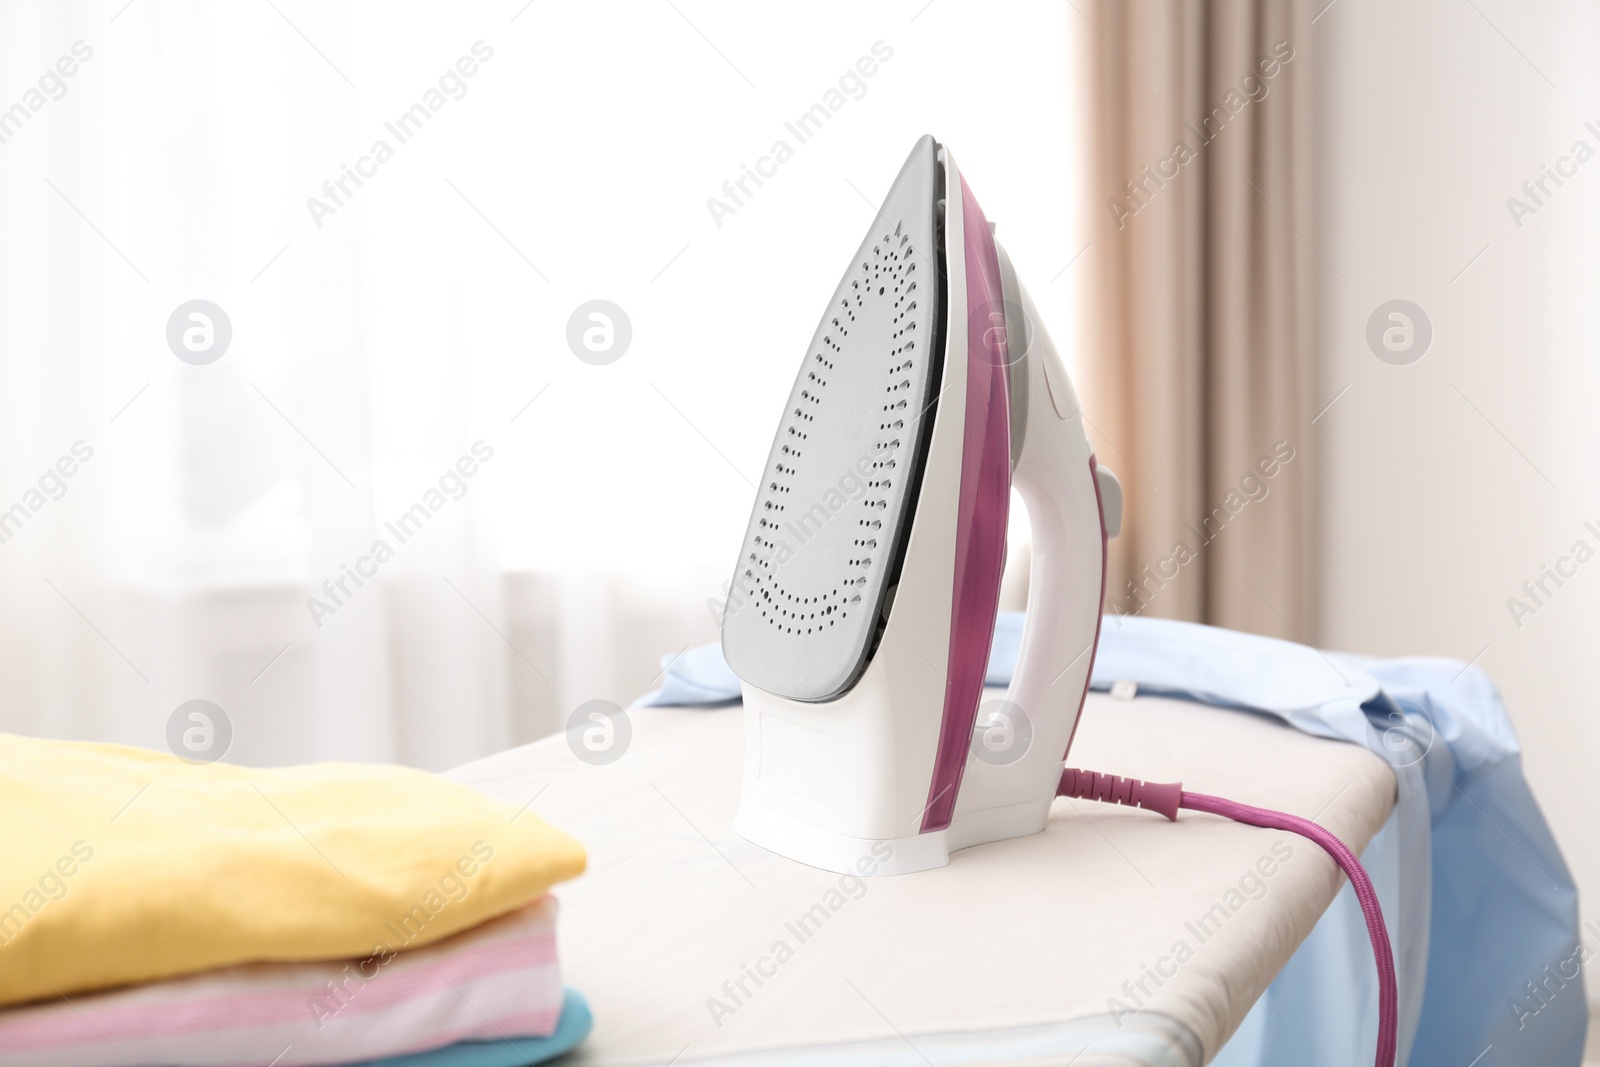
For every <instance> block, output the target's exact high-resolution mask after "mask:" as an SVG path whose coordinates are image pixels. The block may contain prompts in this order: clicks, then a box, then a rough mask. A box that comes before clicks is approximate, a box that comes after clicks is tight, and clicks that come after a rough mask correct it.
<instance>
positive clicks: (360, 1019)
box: [0, 735, 590, 1067]
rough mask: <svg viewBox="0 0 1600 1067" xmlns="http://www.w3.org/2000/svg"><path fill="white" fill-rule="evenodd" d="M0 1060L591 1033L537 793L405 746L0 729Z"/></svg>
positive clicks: (146, 1057) (191, 1054) (513, 1044)
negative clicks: (322, 758) (429, 770)
mask: <svg viewBox="0 0 1600 1067" xmlns="http://www.w3.org/2000/svg"><path fill="white" fill-rule="evenodd" d="M0 811H3V812H5V817H4V822H5V828H4V831H3V836H4V847H3V848H0V1064H5V1065H7V1067H123V1065H131V1067H187V1065H195V1067H199V1065H207V1067H233V1065H238V1067H246V1065H253V1067H264V1065H267V1064H273V1065H275V1067H294V1065H318V1064H379V1063H381V1064H384V1065H392V1067H432V1065H435V1064H441V1065H442V1064H446V1063H448V1064H452V1065H455V1064H464V1065H468V1067H511V1065H517V1064H531V1063H538V1062H541V1061H542V1060H545V1059H549V1058H551V1057H553V1056H556V1055H559V1054H561V1053H562V1052H565V1051H567V1050H568V1049H570V1048H572V1047H573V1046H574V1045H576V1044H577V1043H578V1042H579V1041H581V1040H582V1039H583V1037H584V1036H585V1035H586V1034H587V1033H588V1030H589V1027H590V1019H589V1009H588V1006H587V1004H586V1003H585V1002H584V1000H583V998H582V996H580V995H579V994H577V993H576V992H574V991H571V990H563V988H562V985H561V978H560V971H559V967H558V965H557V958H556V940H555V922H556V903H555V899H554V898H553V897H552V896H550V894H549V890H550V887H551V886H553V885H555V884H557V883H559V882H562V881H565V880H567V879H569V878H573V877H575V876H577V875H578V874H580V873H581V872H582V871H583V867H584V852H583V848H582V846H581V845H579V844H578V843H577V842H576V841H574V840H573V839H572V838H570V837H568V836H566V835H565V834H563V833H561V832H560V831H559V830H556V829H553V828H552V827H550V826H548V825H546V824H545V823H543V822H542V821H540V819H539V818H538V816H537V815H535V814H534V813H533V812H532V811H528V810H520V811H519V810H517V809H513V808H509V807H506V806H504V805H501V804H498V803H496V802H494V801H491V800H489V799H488V798H486V797H484V796H482V795H480V794H478V793H476V792H473V791H472V790H470V789H467V788H465V787H463V786H459V785H456V784H454V783H452V782H447V781H445V780H443V779H440V778H437V777H435V776H433V775H430V774H426V773H424V772H421V771H415V770H409V769H406V768H401V767H385V766H369V765H355V764H332V763H328V764H316V765H313V766H307V767H288V768H274V769H251V768H244V767H235V766H230V765H227V764H220V763H219V764H210V765H204V766H195V765H191V764H188V763H185V762H183V761H181V760H178V759H176V758H174V757H170V756H166V755H162V754H157V753H154V752H149V751H146V750H143V749H134V748H125V747H122V746H117V745H100V744H82V743H74V742H60V741H41V740H35V739H29V738H21V737H14V736H9V735H0Z"/></svg>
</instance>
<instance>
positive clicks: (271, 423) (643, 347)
mask: <svg viewBox="0 0 1600 1067" xmlns="http://www.w3.org/2000/svg"><path fill="white" fill-rule="evenodd" d="M568 7H569V6H567V5H550V4H544V3H540V2H535V3H533V4H532V5H528V6H524V4H523V3H522V2H521V0H515V2H509V3H505V4H492V5H491V4H486V5H477V6H473V7H472V8H471V9H469V10H454V9H452V10H444V9H440V8H438V7H435V6H422V5H415V6H396V5H379V4H375V3H374V4H341V5H317V4H309V3H301V2H286V0H273V2H271V3H268V2H266V0H261V2H248V3H241V4H230V5H226V6H223V5H206V4H200V3H197V2H188V3H186V2H181V0H133V3H131V4H127V5H126V6H124V5H123V3H122V0H111V2H109V3H105V4H98V3H97V4H63V5H45V4H42V3H41V4H37V5H23V4H15V5H7V6H5V7H4V8H0V69H3V70H4V72H5V74H6V77H5V78H4V79H0V109H6V108H9V109H10V110H9V111H6V112H4V113H3V114H5V115H9V116H10V118H9V120H5V119H0V135H3V138H4V139H3V140H0V194H3V195H0V287H3V288H0V292H3V294H4V295H3V298H0V299H3V314H0V513H3V514H6V515H10V516H11V519H10V520H9V522H6V521H0V536H3V538H4V539H3V541H0V603H3V604H4V611H3V612H0V676H3V680H4V684H3V685H0V729H5V730H10V731H17V732H24V733H32V734H40V735H46V736H57V737H72V738H86V739H96V740H108V741H119V742H126V743H134V744H144V745H150V746H153V747H163V746H164V745H165V743H166V742H165V736H166V729H167V723H168V719H169V717H170V716H171V715H172V713H173V711H174V709H175V708H177V707H178V705H180V704H182V703H184V702H185V701H189V700H193V699H204V700H209V701H212V702H214V703H215V704H216V705H218V706H219V707H220V708H222V709H223V711H224V712H225V713H226V715H227V717H228V719H229V721H230V723H231V725H232V731H233V741H232V747H231V750H230V752H229V757H228V758H230V759H233V760H237V761H239V762H245V763H282V762H291V761H303V760H310V759H321V758H345V759H388V760H400V761H404V762H409V763H414V764H418V765H422V766H427V767H445V766H449V765H452V764H455V763H458V762H460V761H462V760H465V759H469V758H472V757H474V756H477V755H480V754H483V753H486V752H489V751H493V750H495V749H497V748H500V747H504V746H506V745H509V744H513V743H517V742H520V741H524V740H528V739H531V738H533V737H536V736H540V735H542V734H545V733H548V732H549V731H551V730H553V729H556V728H558V726H559V724H560V723H561V722H563V721H564V720H565V718H566V716H567V715H568V714H569V713H570V712H571V710H572V709H573V708H575V707H576V706H577V705H578V704H580V703H582V702H584V701H586V700H589V699H593V698H605V699H610V700H614V701H617V702H618V703H624V704H625V703H626V702H627V701H629V700H630V699H632V698H633V697H634V696H636V695H638V693H640V692H642V691H643V690H645V689H646V688H648V687H650V686H651V685H652V683H653V682H654V680H655V675H656V674H657V671H658V670H659V657H660V655H661V654H663V653H666V654H671V653H674V652H676V651H677V650H679V649H681V648H682V647H684V646H685V645H687V644H689V643H691V642H698V641H705V640H711V639H713V637H714V636H715V625H714V622H713V618H712V613H711V611H710V610H709V609H708V606H707V605H708V602H710V601H714V600H715V599H716V598H718V597H719V595H720V589H721V586H722V582H723V579H724V578H725V576H726V574H725V572H727V571H728V570H729V567H730V565H731V554H732V553H733V551H734V550H735V548H736V546H737V540H738V537H739V536H740V534H741V533H742V531H743V526H744V522H745V518H746V514H747V509H748V506H749V501H750V499H751V496H752V495H753V487H752V480H753V479H754V478H756V477H758V476H759V468H760V465H761V463H762V462H763V460H764V457H765V452H766V447H767V443H768V441H769V439H770V437H769V435H770V432H771V427H772V420H773V417H774V414H775V412H776V411H777V410H778V409H779V408H780V407H781V405H782V403H783V396H784V395H785V393H786V391H787V388H788V383H789V379H790V377H791V376H792V373H793V367H794V365H795V360H796V358H797V353H798V352H799V348H798V347H797V346H802V345H803V344H804V343H805V338H806V337H808V336H809V335H810V330H811V328H812V326H813V325H814V319H815V316H816V314H817V311H818V308H819V306H820V305H819V301H822V300H825V299H826V294H827V292H828V291H829V290H830V289H831V287H832V286H833V284H834V283H835V282H836V281H837V275H838V272H839V270H840V269H841V266H842V263H843V259H844V257H845V256H846V255H847V254H848V252H849V250H850V249H851V248H853V247H854V244H855V242H856V241H857V240H858V239H859V236H860V233H861V232H862V231H863V228H864V227H865V226H866V225H868V224H869V223H870V220H871V218H872V214H873V210H874V205H875V203H876V201H877V200H878V198H879V197H880V196H881V195H882V193H883V191H884V189H885V188H886V187H887V184H888V182H889V181H890V179H891V178H892V176H893V174H894V173H895V170H896V168H897V166H898V163H899V161H900V159H901V157H902V156H903V154H904V152H905V151H906V150H907V148H908V147H909V146H910V144H911V143H912V142H913V140H914V139H915V137H916V135H918V134H920V133H922V132H925V131H931V132H934V133H935V134H936V135H938V136H940V137H941V138H942V139H944V140H946V141H947V142H948V143H950V144H951V145H952V147H954V148H955V150H956V151H957V152H958V154H959V155H960V158H961V160H962V162H963V165H964V168H965V170H966V172H967V173H968V175H969V176H970V178H971V180H972V181H973V183H974V187H975V188H976V189H978V190H979V194H980V196H982V197H983V199H984V204H985V207H986V209H988V211H989V214H990V215H991V217H994V218H997V219H999V220H1000V226H1001V235H1002V238H1003V239H1006V240H1007V244H1008V247H1009V248H1010V250H1011V251H1012V254H1013V256H1014V258H1016V259H1017V261H1018V263H1019V267H1020V268H1021V269H1022V270H1024V272H1025V273H1026V275H1027V277H1028V278H1029V280H1030V284H1031V286H1032V288H1033V289H1034V291H1035V294H1036V296H1037V297H1038V298H1039V302H1040V304H1041V306H1042V307H1043V308H1044V309H1045V314H1046V315H1047V316H1049V317H1051V319H1052V326H1054V327H1057V331H1056V332H1057V333H1058V334H1069V333H1070V330H1069V329H1068V324H1069V321H1070V316H1071V311H1072V299H1073V292H1074V290H1073V288H1072V287H1073V284H1074V281H1073V271H1075V270H1076V268H1075V267H1074V268H1068V269H1067V270H1065V271H1064V270H1063V268H1066V267H1067V264H1068V263H1069V262H1071V261H1072V260H1073V257H1074V255H1075V253H1077V252H1078V251H1079V245H1078V244H1077V243H1075V238H1074V232H1075V231H1074V230H1073V215H1074V212H1073V199H1074V194H1073V189H1072V184H1071V183H1072V168H1071V166H1070V158H1071V155H1070V152H1069V148H1070V145H1071V143H1072V134H1071V130H1070V125H1069V119H1070V115H1071V110H1070V108H1069V106H1068V85H1069V79H1068V76H1067V71H1066V64H1067V57H1068V55H1069V52H1070V49H1069V45H1068V41H1067V35H1068V32H1069V27H1068V26H1067V24H1066V22H1065V21H1064V19H1065V16H1063V15H1062V14H1061V12H1060V11H1059V10H1058V9H1057V8H1055V7H1054V6H1053V5H1048V4H1044V3H1037V4H1027V5H1017V6H1016V7H1015V8H1009V7H1008V9H1007V10H1006V11H1004V12H990V11H984V12H983V13H982V16H981V19H980V18H975V12H977V11H978V10H979V9H978V8H975V7H972V6H967V5H962V4H958V3H954V2H950V0H935V3H933V4H931V5H927V6H924V5H923V4H922V3H921V2H920V0H917V2H913V3H906V4H895V5H885V6H882V7H880V8H876V9H873V10H868V11H863V10H861V9H860V8H859V5H851V4H845V3H838V4H833V5H821V6H818V5H807V6H805V7H804V8H801V7H793V8H784V9H774V10H771V11H767V10H762V11H759V12H757V11H752V10H750V9H749V8H748V5H733V4H721V5H719V4H712V3H687V2H685V3H679V4H677V5H676V6H674V5H672V4H668V3H665V2H664V0H660V2H658V0H640V2H638V3H627V4H619V5H608V6H607V7H606V8H605V9H604V10H569V9H568ZM875 46H876V47H875ZM885 52H887V53H888V54H887V57H886V56H885ZM863 57H866V58H870V59H872V62H871V63H870V64H862V60H863ZM64 60H70V62H65V61H64ZM868 66H870V67H871V68H872V73H870V74H864V73H862V71H863V70H865V69H866V67H868ZM69 68H70V70H71V73H70V74H65V73H62V72H63V71H65V70H67V69H69ZM35 90H37V92H35ZM819 103H820V104H822V105H823V106H824V107H825V108H827V109H828V110H829V117H828V118H827V119H826V124H825V125H824V126H822V127H821V128H820V129H819V130H818V131H817V132H815V133H814V134H813V135H812V136H811V137H809V138H808V139H807V140H806V141H805V142H804V143H800V142H799V141H798V140H797V138H795V136H794V135H793V133H791V132H790V131H789V129H788V127H787V126H786V123H789V122H791V121H792V120H794V119H796V118H797V117H798V116H800V115H802V114H805V113H806V112H807V111H808V110H809V109H811V108H812V107H813V106H814V105H817V104H819ZM835 104H837V106H834V105H835ZM14 105H16V106H14ZM35 105H37V106H35ZM18 107H20V109H21V110H20V111H19V110H18ZM416 107H420V108H421V111H417V110H415V108H416ZM408 116H409V121H402V120H406V119H407V117H408ZM780 140H786V141H788V142H789V143H790V145H791V148H792V149H793V152H792V158H787V159H785V160H784V161H783V162H782V163H781V164H771V165H767V169H770V170H772V171H773V173H772V174H770V175H769V176H768V178H767V179H766V180H765V181H764V183H763V184H761V185H759V186H757V185H753V184H750V182H749V181H748V180H747V181H746V184H745V195H742V196H740V197H739V202H738V203H737V204H734V205H733V206H734V207H735V210H734V211H733V212H732V213H731V214H722V215H721V216H720V218H719V217H718V216H717V215H716V214H715V213H713V211H712V210H711V209H710V207H709V206H708V200H710V199H711V198H717V199H718V200H720V201H721V202H722V203H724V204H730V203H732V202H731V201H730V199H729V194H728V193H727V192H726V191H725V190H724V183H729V184H730V185H733V184H735V183H738V182H739V181H740V179H741V178H742V177H744V175H745V168H746V167H747V166H748V167H756V166H757V165H758V161H759V160H760V158H761V157H763V156H768V155H770V154H771V152H772V148H773V146H774V144H775V142H777V141H780ZM379 142H382V143H383V144H384V146H385V149H384V150H380V149H379V148H378V145H379ZM352 172H353V173H354V177H352V176H351V174H352ZM357 179H359V181H358V180H357ZM313 198H314V199H315V201H316V203H308V201H312V200H313ZM719 223H720V225H719ZM1053 278H1055V279H1058V280H1057V281H1055V282H1053V283H1052V281H1051V279H1053ZM593 299H604V300H608V301H611V302H613V303H615V304H616V305H618V306H620V307H621V308H622V309H624V311H625V312H626V314H627V316H628V319H629V321H630V323H631V327H632V340H631V343H630V344H629V346H628V348H627V350H626V352H625V353H624V354H623V355H622V357H621V358H619V359H617V360H616V361H615V362H613V363H610V364H607V365H604V366H596V365H592V364H591V363H588V362H584V361H582V360H580V359H578V358H577V357H576V356H575V355H574V354H573V352H572V351H571V350H570V349H569V347H568V344H567V341H566V336H567V328H568V319H569V317H570V316H571V315H572V314H573V312H574V310H575V309H576V308H578V306H579V305H580V304H583V303H584V302H586V301H589V300H593ZM192 300H207V301H211V302H213V303H214V304H215V305H217V306H218V307H220V308H221V309H222V310H223V312H224V313H225V314H226V316H227V319H228V321H229V323H230V325H231V333H232V336H231V341H230V342H229V345H228V347H227V350H226V351H225V352H224V353H223V355H222V356H221V357H220V358H218V359H216V360H215V361H214V362H211V363H209V364H205V365H195V364H193V363H191V362H186V361H184V360H182V359H180V358H178V357H177V356H176V355H175V354H174V351H173V350H172V348H171V347H170V346H169V343H168V337H167V331H168V320H169V318H170V317H171V316H172V315H173V313H174V311H175V309H178V308H179V306H180V305H182V304H185V303H186V302H188V301H192ZM1062 339H1063V340H1065V339H1066V338H1065V337H1063V338H1062ZM80 442H81V443H80ZM75 450H76V455H75ZM85 454H87V458H81V457H82V456H83V455H85ZM58 464H59V466H58ZM67 469H70V470H71V473H70V475H68V474H64V473H62V471H65V470H67ZM419 508H420V509H421V510H418V509H419ZM5 509H10V510H9V511H7V510H5ZM19 509H20V510H19ZM407 515H410V516H411V518H410V520H409V523H406V522H402V521H401V520H402V517H404V516H407ZM380 543H381V544H382V545H383V546H384V548H383V549H380V548H379V545H380ZM384 549H387V551H384ZM352 575H353V576H352ZM358 579H359V581H358Z"/></svg>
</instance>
